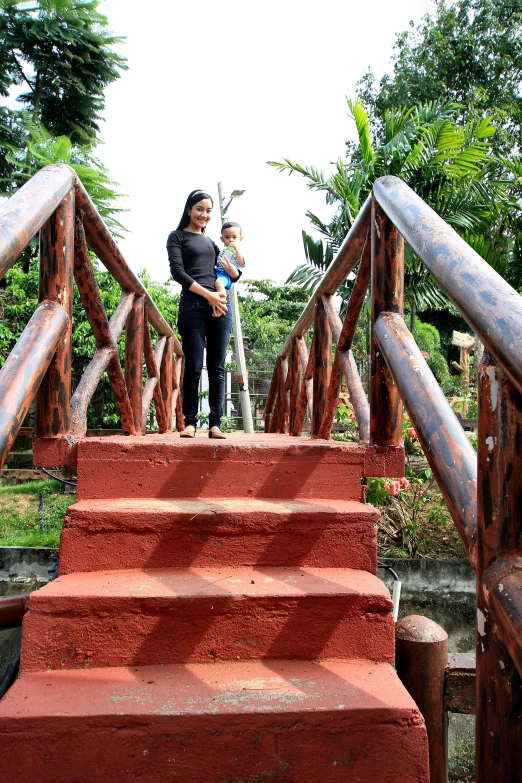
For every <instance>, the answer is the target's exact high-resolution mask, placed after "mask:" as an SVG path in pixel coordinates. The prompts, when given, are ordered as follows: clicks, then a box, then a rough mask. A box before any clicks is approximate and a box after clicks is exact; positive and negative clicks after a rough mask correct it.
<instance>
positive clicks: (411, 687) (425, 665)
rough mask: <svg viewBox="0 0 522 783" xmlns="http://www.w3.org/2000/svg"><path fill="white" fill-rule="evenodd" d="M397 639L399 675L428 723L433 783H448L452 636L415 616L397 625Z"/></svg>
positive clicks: (429, 621) (396, 660) (435, 624)
mask: <svg viewBox="0 0 522 783" xmlns="http://www.w3.org/2000/svg"><path fill="white" fill-rule="evenodd" d="M396 638H397V647H396V653H395V665H396V668H397V674H398V675H399V677H400V679H401V681H402V683H403V685H404V687H405V688H406V690H407V691H408V693H409V694H410V696H411V697H412V699H413V700H414V702H415V703H416V705H417V707H418V708H419V710H420V712H421V714H422V716H423V718H424V720H425V722H426V730H427V732H428V746H429V754H430V783H447V779H448V758H447V756H448V754H447V748H448V742H447V713H446V710H445V708H444V679H445V672H446V664H447V662H448V634H447V633H446V631H444V630H443V629H442V628H441V627H440V625H437V623H434V622H433V620H429V619H428V618H427V617H421V616H419V615H411V616H410V617H404V618H403V619H402V620H399V622H398V623H397V627H396Z"/></svg>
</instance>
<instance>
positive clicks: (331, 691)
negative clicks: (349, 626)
mask: <svg viewBox="0 0 522 783" xmlns="http://www.w3.org/2000/svg"><path fill="white" fill-rule="evenodd" d="M28 740H30V741H28ZM0 757H1V758H2V768H3V770H4V772H5V771H6V770H9V773H8V775H9V776H8V777H3V778H2V780H4V781H5V783H27V782H28V781H32V780H38V781H39V783H72V781H74V783H106V781H111V783H138V781H139V783H158V781H161V783H189V782H190V781H196V782H197V783H225V781H230V782H231V783H232V782H233V783H239V781H250V782H251V783H254V782H259V783H261V781H263V782H264V781H267V782H268V781H270V783H318V781H320V783H346V782H347V781H350V783H374V781H375V780H380V781H383V783H391V781H401V783H428V780H429V774H428V751H427V740H426V732H425V727H424V722H423V720H422V717H421V715H420V713H419V712H418V710H417V707H416V706H415V704H414V703H413V701H412V700H411V698H410V697H409V696H408V694H407V693H406V691H405V690H404V688H403V687H402V685H401V683H400V682H399V680H398V678H397V676H396V674H395V672H394V670H393V668H392V667H391V666H390V665H389V664H385V663H371V662H368V661H360V660H359V661H322V662H320V663H310V662H300V661H262V662H238V661H236V662H233V663H226V664H210V665H208V664H207V665H202V664H199V665H198V664H195V665H185V666H157V667H146V668H141V669H140V668H132V669H131V668H114V669H82V670H74V671H71V670H69V671H55V672H41V673H35V674H27V673H26V674H23V675H22V676H21V677H20V678H19V680H18V681H17V682H16V683H15V685H14V686H13V687H12V688H11V690H10V691H9V692H8V693H7V695H6V697H5V698H4V699H3V700H2V702H1V703H0Z"/></svg>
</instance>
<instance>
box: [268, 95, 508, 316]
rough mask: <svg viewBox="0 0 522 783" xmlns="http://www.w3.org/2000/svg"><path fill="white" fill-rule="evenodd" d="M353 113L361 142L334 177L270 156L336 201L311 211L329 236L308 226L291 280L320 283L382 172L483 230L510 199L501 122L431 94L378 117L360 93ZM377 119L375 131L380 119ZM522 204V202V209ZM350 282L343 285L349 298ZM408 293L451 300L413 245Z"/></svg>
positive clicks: (476, 231) (456, 221) (417, 298)
mask: <svg viewBox="0 0 522 783" xmlns="http://www.w3.org/2000/svg"><path fill="white" fill-rule="evenodd" d="M348 108H349V116H350V117H351V119H352V120H353V121H354V122H355V125H356V128H357V134H358V144H356V145H350V146H349V147H348V157H347V159H346V160H341V159H339V160H338V161H337V162H336V164H335V170H334V172H333V174H332V175H331V176H330V177H327V176H325V175H324V174H323V173H322V172H321V171H319V170H318V169H316V168H315V167H313V166H301V165H299V164H296V163H293V162H292V161H290V160H288V159H287V158H285V159H284V160H283V162H271V163H270V165H272V166H275V167H276V168H277V169H278V170H279V171H287V172H288V173H290V174H291V173H292V172H294V171H295V172H298V173H300V174H301V175H303V176H304V177H305V178H306V179H307V180H308V187H309V188H311V189H315V190H320V191H322V192H324V193H325V196H326V201H327V203H328V204H333V205H336V206H337V209H336V212H335V214H334V217H333V218H332V220H331V221H330V223H328V224H325V223H324V222H323V221H322V220H320V219H319V218H318V217H317V216H316V215H314V214H312V213H310V212H308V213H307V217H308V218H309V219H310V221H311V223H312V225H313V226H314V227H315V228H316V229H317V230H318V231H319V232H320V233H321V234H323V236H324V237H325V238H326V241H327V247H326V249H324V248H323V242H322V241H321V240H318V241H316V240H314V239H313V238H312V237H310V236H309V235H307V234H306V233H305V232H303V239H304V247H305V255H306V263H305V264H303V265H301V266H299V267H298V268H297V269H296V270H294V272H293V273H292V275H291V276H290V278H289V279H288V282H289V283H290V282H293V283H298V284H299V285H302V286H304V287H306V288H308V289H311V288H313V287H315V285H316V283H317V282H318V280H319V278H320V277H321V276H322V274H323V273H324V270H325V269H326V268H327V267H328V266H329V264H330V263H331V261H332V259H333V256H334V251H335V250H337V249H338V247H339V246H340V244H341V242H342V240H343V239H344V237H345V236H346V234H347V233H348V231H349V229H350V227H351V225H352V223H353V221H354V219H355V217H356V216H357V214H358V212H359V210H360V208H361V207H362V205H363V203H364V201H365V200H366V198H367V196H368V195H369V193H371V190H372V187H373V183H374V182H375V180H376V179H377V178H378V177H381V176H384V175H387V174H392V175H395V176H398V177H401V178H402V179H404V180H405V181H406V182H407V183H408V184H409V185H410V186H411V187H412V188H413V189H414V190H415V191H416V192H417V193H418V194H419V195H420V196H421V198H423V199H424V200H425V201H426V202H427V203H428V204H430V206H431V207H433V209H434V210H435V211H436V212H438V214H439V215H441V216H442V217H443V218H444V219H445V220H446V221H447V222H448V223H449V224H450V225H452V226H453V227H454V228H455V229H456V230H457V231H459V232H460V233H464V234H466V235H467V236H469V237H472V236H475V235H480V232H481V231H482V229H483V228H484V227H485V226H489V225H490V224H491V222H493V220H494V219H495V218H494V216H495V215H496V213H498V211H499V209H500V207H501V205H503V204H505V201H506V195H505V190H504V184H505V183H504V182H503V180H502V179H501V178H500V176H499V173H500V172H499V165H497V162H496V160H495V158H494V156H493V155H492V150H491V140H492V137H493V136H494V133H495V126H494V125H492V123H491V118H489V117H485V118H483V119H476V120H470V121H469V122H466V123H465V124H463V125H461V124H459V123H458V122H457V113H458V107H457V106H456V105H455V104H454V103H451V102H450V103H447V102H430V103H427V104H424V105H419V106H414V107H411V108H409V109H408V108H403V109H387V110H386V111H385V113H384V116H383V118H382V119H380V118H375V120H374V121H373V122H372V121H371V120H370V118H369V116H368V114H367V112H366V110H365V109H364V106H363V104H362V102H361V101H360V100H350V99H348ZM375 126H377V128H376V130H375V131H374V127H375ZM518 211H519V210H518ZM350 287H351V286H350V283H349V282H348V284H347V285H346V286H345V288H344V289H341V290H340V291H339V293H340V294H341V295H342V296H343V298H344V299H346V297H347V295H348V292H349V290H350ZM405 292H406V300H407V302H409V304H410V306H411V308H412V310H413V309H415V308H425V307H428V306H431V307H436V306H440V305H442V304H443V303H444V302H445V301H446V300H445V298H444V297H443V295H442V293H441V292H440V290H439V289H438V287H437V285H436V284H435V282H434V281H433V279H432V278H431V276H430V275H429V273H428V272H427V271H426V270H425V267H424V265H422V264H421V263H420V262H419V260H418V259H417V258H416V257H415V255H414V254H413V253H412V251H411V250H410V249H409V248H407V249H406V257H405Z"/></svg>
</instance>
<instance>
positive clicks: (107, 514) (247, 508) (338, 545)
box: [59, 498, 379, 574]
mask: <svg viewBox="0 0 522 783" xmlns="http://www.w3.org/2000/svg"><path fill="white" fill-rule="evenodd" d="M378 516H379V514H378V512H377V511H376V510H375V509H374V508H373V507H372V506H365V505H363V504H362V503H359V502H356V501H343V500H334V501H332V500H313V499H311V500H277V499H273V500H263V499H260V498H226V499H212V500H208V499H199V500H154V499H147V498H139V499H138V498H136V499H127V498H125V499H121V500H85V501H80V502H79V503H76V504H75V505H73V506H71V507H70V508H69V510H68V512H67V517H66V521H65V526H64V529H63V532H62V537H61V545H60V561H59V567H60V573H62V574H67V573H73V572H75V571H103V570H114V569H118V568H125V569H132V568H169V567H171V568H183V567H187V568H188V567H190V566H194V567H196V566H197V567H207V566H223V567H230V566H249V565H259V566H261V565H262V566H265V565H266V566H298V565H299V566H315V567H318V566H328V567H330V568H354V569H362V570H366V571H371V572H372V573H375V571H376V567H377V538H376V527H375V523H376V521H377V519H378Z"/></svg>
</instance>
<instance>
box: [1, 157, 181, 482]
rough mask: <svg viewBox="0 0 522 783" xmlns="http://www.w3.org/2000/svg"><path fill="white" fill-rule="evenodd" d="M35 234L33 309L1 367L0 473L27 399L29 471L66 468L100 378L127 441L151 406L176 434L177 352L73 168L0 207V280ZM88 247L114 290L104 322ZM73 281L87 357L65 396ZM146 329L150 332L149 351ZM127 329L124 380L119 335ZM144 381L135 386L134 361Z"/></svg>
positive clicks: (51, 174) (38, 177) (41, 179)
mask: <svg viewBox="0 0 522 783" xmlns="http://www.w3.org/2000/svg"><path fill="white" fill-rule="evenodd" d="M38 231H40V266H39V273H40V285H39V299H40V303H39V305H38V307H37V309H36V311H35V313H34V315H33V316H32V318H31V320H30V321H29V323H28V325H27V327H26V328H25V330H24V332H23V333H22V335H21V337H20V338H19V340H18V342H17V343H16V346H15V348H14V349H13V351H12V352H11V354H10V356H9V357H8V358H7V360H6V362H5V363H4V365H3V367H2V368H1V369H0V466H1V465H2V464H3V462H4V460H5V458H6V456H7V453H8V452H9V449H10V448H11V445H12V443H13V441H14V439H15V437H16V434H17V433H18V431H19V429H20V427H21V425H22V422H23V420H24V418H25V416H26V414H27V411H28V409H29V406H30V404H31V402H32V400H33V399H34V398H35V396H36V409H37V412H36V428H35V429H36V438H37V440H36V441H35V446H34V455H35V464H39V465H42V466H47V467H48V466H53V465H56V464H66V463H67V454H66V452H67V450H68V449H69V451H71V449H73V447H74V443H75V441H76V440H78V439H79V438H82V437H84V436H85V434H86V430H87V409H88V405H89V403H90V400H91V399H92V396H93V394H94V392H95V390H96V388H97V385H98V383H99V381H100V379H101V376H102V375H103V373H104V372H105V371H106V372H107V374H108V376H109V380H110V382H111V385H112V388H113V392H114V396H115V399H116V403H117V405H118V407H119V411H120V418H121V426H122V429H123V431H124V432H125V433H127V434H141V433H142V432H144V431H145V425H146V419H147V415H148V410H149V405H150V404H151V400H153V402H154V407H155V410H156V417H157V422H158V427H159V431H160V432H167V431H169V430H171V429H172V425H173V420H174V419H175V420H176V426H177V427H178V428H180V427H181V383H182V374H183V352H182V349H181V345H180V343H179V341H178V339H177V337H176V335H175V333H174V332H173V330H172V328H171V327H170V326H169V324H168V323H167V322H166V321H165V319H164V318H163V316H162V315H161V313H160V312H159V310H158V308H157V307H156V305H155V303H154V302H153V300H152V298H151V297H150V295H149V293H148V291H147V290H146V289H145V287H144V286H143V285H142V283H141V282H140V281H139V280H138V278H137V277H136V275H135V274H134V273H133V272H132V270H131V269H130V267H129V266H128V264H127V262H126V261H125V259H124V257H123V255H122V253H121V251H120V250H119V248H118V246H117V244H116V242H115V241H114V240H113V238H112V236H111V235H110V232H109V230H108V229H107V227H106V225H105V223H104V222H103V220H102V218H101V217H100V215H99V213H98V211H97V210H96V208H95V206H94V204H93V203H92V201H91V199H90V197H89V195H88V194H87V192H86V190H85V188H84V187H83V185H82V183H81V182H80V180H79V179H78V177H77V175H76V173H75V172H74V170H73V169H71V168H70V167H69V166H66V165H65V164H53V165H51V166H46V167H45V168H44V169H42V170H41V171H39V172H38V173H37V174H35V176H34V177H32V178H31V179H30V180H29V181H28V182H27V183H26V184H25V185H24V186H23V187H22V188H20V190H19V191H17V193H15V194H14V196H12V197H11V198H10V199H9V200H8V201H7V202H5V203H4V204H2V205H1V206H0V278H1V277H2V276H3V275H4V274H5V273H6V272H7V271H8V270H9V269H10V268H11V266H12V265H13V264H14V263H15V261H16V259H17V258H18V256H19V255H20V253H22V252H23V250H24V249H25V248H26V247H27V245H28V244H29V242H30V241H31V240H32V238H33V237H34V236H35V235H36V234H37V233H38ZM87 245H90V247H91V248H92V250H93V251H94V252H95V253H96V255H97V256H98V258H99V259H100V261H101V262H102V263H103V264H104V265H105V267H106V268H107V270H108V272H109V273H110V274H111V275H112V276H113V277H114V278H115V279H116V280H117V282H118V283H119V284H120V286H121V288H122V298H121V300H120V303H119V305H118V307H117V308H116V310H115V312H114V313H113V315H112V317H111V319H110V321H109V320H108V318H107V315H106V313H105V309H104V306H103V302H102V298H101V295H100V292H99V290H98V283H97V280H96V276H95V274H94V269H93V266H92V263H91V260H90V256H89V252H88V249H87ZM73 278H74V279H75V280H76V283H77V286H78V290H79V292H80V296H81V299H82V303H83V306H84V308H85V312H86V315H87V319H88V321H89V323H90V326H91V328H92V330H93V333H94V336H95V340H96V351H95V354H94V357H93V359H92V361H91V362H90V363H89V365H88V366H87V368H86V369H85V372H84V375H83V376H82V378H81V379H80V382H79V383H78V386H77V388H76V391H75V393H74V395H72V397H71V338H72V287H73ZM149 325H150V326H152V327H153V328H154V329H155V330H156V332H157V334H158V341H157V343H156V347H155V348H154V349H153V348H152V342H151V336H150V332H149ZM124 327H125V329H126V349H125V350H126V357H125V373H124V372H123V369H122V367H121V364H120V357H119V351H118V338H119V336H120V334H121V333H122V330H123V328H124ZM144 361H145V364H146V367H147V371H148V376H149V377H148V380H147V381H146V383H145V388H143V380H142V376H143V363H144Z"/></svg>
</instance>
